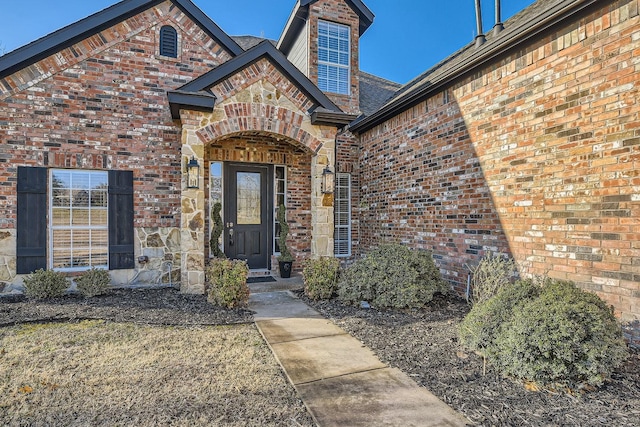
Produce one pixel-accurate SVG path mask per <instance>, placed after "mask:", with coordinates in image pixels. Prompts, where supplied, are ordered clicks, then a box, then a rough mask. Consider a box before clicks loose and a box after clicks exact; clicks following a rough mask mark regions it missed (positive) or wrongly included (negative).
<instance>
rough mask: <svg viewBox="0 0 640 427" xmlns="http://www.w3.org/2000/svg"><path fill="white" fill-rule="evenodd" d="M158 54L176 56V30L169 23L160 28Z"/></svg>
mask: <svg viewBox="0 0 640 427" xmlns="http://www.w3.org/2000/svg"><path fill="white" fill-rule="evenodd" d="M160 55H161V56H167V57H169V58H177V57H178V32H177V31H176V30H175V28H173V27H171V26H169V25H165V26H164V27H162V28H160Z"/></svg>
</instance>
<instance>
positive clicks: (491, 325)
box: [458, 280, 541, 357]
mask: <svg viewBox="0 0 640 427" xmlns="http://www.w3.org/2000/svg"><path fill="white" fill-rule="evenodd" d="M540 290H541V288H540V286H538V285H536V284H535V283H534V282H533V281H531V280H519V281H517V282H516V283H514V284H513V285H510V286H507V287H504V288H502V289H500V291H498V293H497V294H496V295H495V296H494V297H492V298H490V299H488V300H486V301H484V302H481V303H478V304H475V305H474V306H473V308H472V309H471V311H470V312H469V313H468V314H467V315H466V316H465V318H464V320H463V321H462V322H461V323H460V326H459V327H458V336H459V338H460V342H461V343H462V344H463V345H464V346H465V347H468V348H470V349H472V350H474V351H477V352H478V353H481V354H483V355H485V356H488V357H491V356H492V355H493V354H495V353H496V351H497V350H496V347H495V338H496V336H497V334H498V333H499V332H500V330H501V328H502V327H503V325H504V323H505V322H507V321H509V320H510V319H511V317H512V316H513V313H514V309H515V308H516V307H518V306H521V305H523V304H526V303H527V302H529V301H531V300H533V299H534V298H536V297H537V296H538V295H539V294H540Z"/></svg>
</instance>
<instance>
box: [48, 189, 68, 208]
mask: <svg viewBox="0 0 640 427" xmlns="http://www.w3.org/2000/svg"><path fill="white" fill-rule="evenodd" d="M52 197H53V200H52V201H51V204H52V205H53V206H65V207H66V206H69V204H70V202H71V193H70V192H69V190H64V189H55V188H54V189H53V191H52Z"/></svg>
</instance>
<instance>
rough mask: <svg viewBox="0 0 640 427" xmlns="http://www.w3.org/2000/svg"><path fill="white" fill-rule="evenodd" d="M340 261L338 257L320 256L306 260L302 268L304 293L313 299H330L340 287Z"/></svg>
mask: <svg viewBox="0 0 640 427" xmlns="http://www.w3.org/2000/svg"><path fill="white" fill-rule="evenodd" d="M339 272H340V261H338V259H337V258H328V257H324V258H318V259H309V260H307V261H305V263H304V267H303V269H302V277H303V278H304V293H305V294H306V295H307V296H308V297H309V298H311V299H313V300H318V299H329V298H331V297H332V296H333V294H334V293H335V292H336V290H337V288H338V276H339Z"/></svg>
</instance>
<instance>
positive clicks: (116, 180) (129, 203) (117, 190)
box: [109, 170, 135, 270]
mask: <svg viewBox="0 0 640 427" xmlns="http://www.w3.org/2000/svg"><path fill="white" fill-rule="evenodd" d="M133 237H134V236H133V172H132V171H113V170H111V171H109V270H124V269H129V268H134V267H135V261H134V259H133V258H134V255H133Z"/></svg>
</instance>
